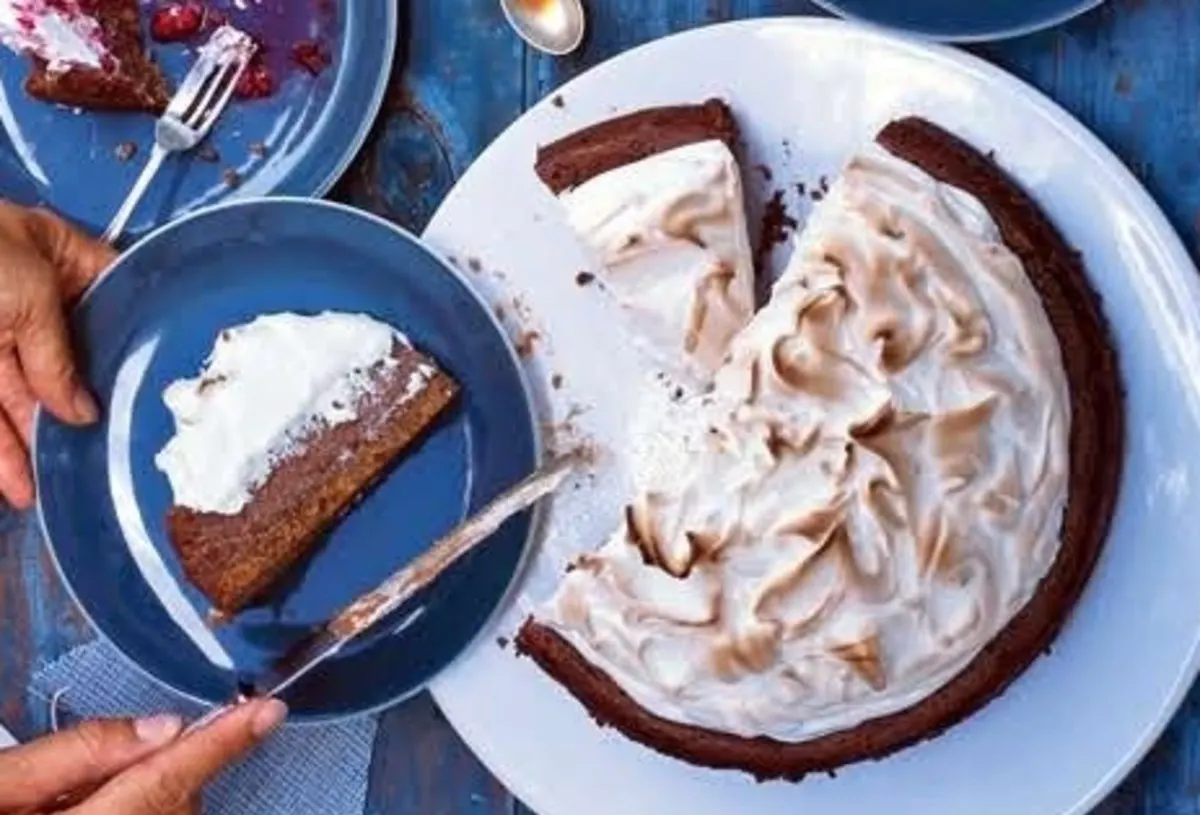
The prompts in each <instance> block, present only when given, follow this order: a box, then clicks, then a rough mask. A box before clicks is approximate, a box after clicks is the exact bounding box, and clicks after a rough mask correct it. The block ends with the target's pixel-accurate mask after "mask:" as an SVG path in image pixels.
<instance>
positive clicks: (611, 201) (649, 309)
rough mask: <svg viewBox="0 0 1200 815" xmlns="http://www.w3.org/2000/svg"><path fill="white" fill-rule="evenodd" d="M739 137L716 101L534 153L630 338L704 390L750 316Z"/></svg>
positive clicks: (649, 115) (604, 126) (631, 119)
mask: <svg viewBox="0 0 1200 815" xmlns="http://www.w3.org/2000/svg"><path fill="white" fill-rule="evenodd" d="M737 135H738V130H737V124H736V122H735V121H734V119H733V115H732V113H731V112H730V110H729V108H728V107H727V106H726V105H725V104H724V103H722V102H719V101H716V100H714V101H710V102H707V103H705V104H703V105H692V106H681V107H666V108H656V109H652V110H643V111H639V112H637V113H634V114H631V115H628V116H623V117H620V118H618V119H613V120H609V121H606V122H602V123H600V124H597V125H594V126H592V127H589V128H587V129H585V130H582V131H580V132H578V133H574V134H572V135H570V136H567V137H566V138H564V139H562V140H560V141H557V142H554V143H553V144H550V145H548V146H546V147H543V148H542V149H541V150H539V151H538V157H537V173H538V175H539V176H540V177H541V179H542V181H543V182H544V183H545V184H546V186H547V187H549V188H550V190H551V191H552V192H554V193H555V194H556V195H557V196H558V198H559V200H560V201H561V202H562V205H563V207H564V208H565V210H566V213H567V217H568V219H569V221H570V224H571V226H572V227H573V228H574V230H575V231H576V233H577V234H578V235H579V236H580V238H581V239H582V240H583V241H584V242H585V243H586V244H587V245H588V246H589V247H590V248H591V249H592V251H593V252H594V253H595V255H596V262H597V264H598V265H599V266H600V267H601V269H602V279H603V281H604V283H605V284H606V288H607V289H608V290H609V291H610V292H611V293H612V295H613V296H614V297H615V299H616V301H617V302H618V303H619V304H620V305H621V306H622V308H623V309H624V311H625V312H626V313H627V315H628V316H629V318H630V322H631V324H632V325H633V327H634V332H633V333H634V335H635V336H637V337H638V338H639V339H640V340H642V341H645V342H646V343H647V344H648V345H649V347H650V349H651V350H652V351H653V352H654V353H655V354H656V355H657V356H658V357H659V358H660V359H661V360H662V361H664V362H665V363H666V364H668V365H670V366H672V367H673V368H676V369H678V370H679V372H680V373H683V374H687V375H689V376H691V377H692V378H695V379H698V380H700V381H702V382H706V381H708V380H709V379H711V377H712V374H713V372H714V371H716V369H717V368H718V367H719V365H720V364H721V362H722V360H723V359H724V357H725V354H726V353H727V352H728V350H729V341H730V339H731V338H732V337H733V336H734V335H735V334H736V333H737V332H738V331H739V330H741V328H742V327H743V326H744V325H745V324H746V323H747V322H748V321H749V320H750V316H751V314H752V313H753V311H754V259H753V254H752V252H751V248H750V239H749V235H748V232H747V229H746V211H745V203H744V200H743V192H742V180H741V172H740V170H739V168H738V163H737V160H736V159H735V158H734V154H733V150H732V148H733V147H734V144H735V142H736V141H737Z"/></svg>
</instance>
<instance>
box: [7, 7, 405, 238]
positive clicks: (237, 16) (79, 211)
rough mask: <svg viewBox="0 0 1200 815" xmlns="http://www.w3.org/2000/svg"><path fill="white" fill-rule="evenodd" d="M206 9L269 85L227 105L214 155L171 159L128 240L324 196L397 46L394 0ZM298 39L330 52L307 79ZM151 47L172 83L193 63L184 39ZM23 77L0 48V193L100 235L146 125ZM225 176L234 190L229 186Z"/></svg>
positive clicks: (149, 135) (376, 98) (134, 167)
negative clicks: (237, 37)
mask: <svg viewBox="0 0 1200 815" xmlns="http://www.w3.org/2000/svg"><path fill="white" fill-rule="evenodd" d="M209 5H211V6H213V7H215V8H219V9H223V10H225V11H228V12H229V13H230V14H231V17H232V20H233V22H234V23H236V24H239V25H241V26H242V27H244V28H245V30H247V31H250V32H252V33H255V34H259V35H261V37H262V38H263V40H264V41H265V43H266V46H267V49H268V50H267V53H266V63H267V66H268V67H269V69H270V70H271V72H272V74H273V75H274V76H275V78H276V80H277V82H278V84H279V88H278V91H277V93H276V94H275V96H273V97H272V98H270V99H267V100H263V101H256V102H235V103H234V104H233V105H232V106H231V107H230V109H229V110H228V111H226V113H225V115H224V116H223V117H222V119H221V121H220V122H219V123H218V125H217V129H216V130H215V131H214V133H213V135H212V137H211V139H210V144H211V146H212V148H213V151H214V152H212V153H207V152H206V153H200V154H197V153H193V154H191V155H190V156H186V157H184V158H182V159H178V160H172V161H171V162H170V163H169V164H168V165H167V167H166V168H165V169H164V170H163V172H162V175H161V176H160V177H159V178H158V180H157V181H156V182H155V184H154V186H153V188H152V189H151V190H150V193H149V195H148V196H147V198H146V200H145V201H144V202H143V203H142V205H141V207H140V208H139V209H138V212H137V214H136V216H135V217H134V220H133V221H132V222H131V223H130V226H129V234H130V235H133V236H137V235H140V234H144V233H145V232H146V231H147V230H149V229H152V228H153V227H155V226H157V225H159V224H163V223H167V222H168V221H169V220H171V219H172V218H175V217H177V216H179V215H181V214H183V213H185V212H190V211H192V210H194V209H197V208H199V207H202V206H206V205H209V204H213V203H216V202H219V201H223V200H225V199H229V198H242V199H244V198H252V197H261V196H265V195H271V194H276V195H292V196H302V197H303V196H310V195H311V196H320V195H324V194H325V193H326V192H327V191H328V190H329V188H330V187H331V186H333V183H334V182H335V181H336V180H337V178H338V176H340V175H341V173H342V171H343V170H345V168H346V165H347V164H348V163H349V162H350V160H351V159H352V158H353V157H354V155H355V153H356V152H357V151H358V148H359V147H360V146H361V145H362V142H363V140H364V139H365V138H366V135H367V132H368V130H369V129H370V125H371V122H372V120H373V119H374V117H375V114H376V112H377V111H378V109H379V105H380V102H381V100H382V98H383V92H384V90H385V88H386V86H387V78H388V73H389V70H390V67H391V61H392V54H393V51H394V46H395V42H396V27H397V21H396V15H397V12H396V4H395V3H394V2H360V0H340V2H331V3H326V2H324V1H323V0H263V2H262V3H258V4H251V6H250V8H251V10H250V11H246V12H238V11H237V10H236V9H235V8H233V5H234V4H233V2H232V0H210V2H209ZM309 38H312V39H315V40H317V41H318V42H320V43H322V45H323V46H324V48H325V49H326V50H327V51H328V52H329V55H330V57H331V63H330V65H329V67H327V68H326V69H325V70H324V72H322V73H321V74H319V75H318V76H317V77H312V76H310V75H309V74H307V73H306V72H304V71H303V70H301V69H299V68H298V67H297V66H296V65H295V64H294V63H293V62H292V60H291V58H290V48H291V46H292V44H294V43H296V42H298V41H300V40H304V39H309ZM151 50H152V51H153V53H154V54H155V55H156V56H157V58H158V60H159V62H160V63H161V64H162V66H163V69H164V71H165V73H166V74H167V76H168V78H169V79H171V80H172V82H173V83H177V82H178V81H179V80H180V79H181V78H182V77H183V75H184V74H185V73H186V72H187V68H188V66H189V65H190V64H191V62H192V61H193V59H194V53H193V51H192V50H191V49H190V48H189V47H188V46H185V45H170V46H163V45H157V44H153V43H152V44H151ZM26 73H27V66H26V61H25V59H24V58H23V57H20V56H18V55H16V54H14V53H12V52H10V51H8V50H6V49H4V48H0V125H2V127H0V198H6V199H8V200H11V201H16V202H18V203H22V204H35V203H38V204H45V205H48V206H50V207H52V208H53V209H55V210H57V211H59V212H61V213H63V214H64V215H66V216H67V217H69V218H71V219H72V220H74V221H76V222H77V223H80V224H81V225H83V226H85V227H87V228H88V229H90V230H92V231H93V232H100V231H102V230H103V229H104V227H105V226H107V224H108V221H109V219H110V218H111V217H112V215H113V214H114V213H115V212H116V210H117V207H119V206H120V204H121V201H122V200H123V199H124V197H125V194H126V193H127V192H128V191H129V188H130V187H131V186H132V184H133V181H134V179H136V178H137V175H138V173H139V172H140V171H141V168H142V161H143V159H144V158H145V157H146V155H147V154H148V152H149V149H150V147H151V145H152V144H153V138H154V121H153V119H152V118H151V117H149V116H145V115H141V114H99V113H80V112H76V111H71V110H66V109H63V108H58V107H54V106H51V105H46V104H44V103H42V102H37V101H34V100H32V99H30V98H29V97H27V96H26V95H25V92H24V90H23V84H24V80H25V76H26ZM124 144H134V145H136V146H137V148H138V150H137V155H136V156H134V158H132V159H131V160H129V161H125V162H122V161H120V160H119V159H118V158H117V157H116V152H117V150H118V148H119V147H120V146H121V145H124ZM264 148H265V149H264ZM214 159H215V160H214ZM231 173H236V177H237V178H238V179H240V186H238V187H236V188H234V187H231V186H230V181H231V180H232V179H233V178H234V176H233V175H231Z"/></svg>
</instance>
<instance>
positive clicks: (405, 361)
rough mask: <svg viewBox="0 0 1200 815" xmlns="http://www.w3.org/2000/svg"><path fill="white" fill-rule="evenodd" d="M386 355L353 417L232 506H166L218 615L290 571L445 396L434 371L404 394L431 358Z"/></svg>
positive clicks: (181, 550)
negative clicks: (381, 372) (232, 509)
mask: <svg viewBox="0 0 1200 815" xmlns="http://www.w3.org/2000/svg"><path fill="white" fill-rule="evenodd" d="M393 358H394V359H395V360H396V361H397V363H398V364H397V365H396V366H395V367H394V368H393V369H391V370H390V371H389V372H388V373H387V375H386V377H385V378H381V379H380V380H378V381H377V387H376V390H375V392H373V393H372V394H370V395H369V396H367V397H366V398H365V399H364V401H363V402H362V403H361V404H360V406H359V416H358V418H357V419H354V420H353V421H349V422H345V423H343V424H340V425H337V426H336V427H333V428H325V429H323V430H321V431H320V432H318V433H317V434H316V435H315V436H314V437H312V438H311V439H308V440H307V441H306V442H305V443H304V444H303V445H302V448H301V452H300V453H298V454H296V455H293V456H291V457H289V458H286V459H284V460H283V461H282V462H281V463H280V464H279V465H278V466H277V467H276V468H275V470H274V471H273V472H272V473H271V475H270V476H269V477H268V478H267V480H266V481H265V482H264V483H263V484H262V486H260V487H259V488H258V489H257V490H256V491H255V492H254V494H253V496H252V498H251V501H250V502H249V503H248V504H247V505H246V506H245V508H244V509H243V510H242V511H241V512H240V513H238V514H237V515H221V514H217V513H204V512H195V511H193V510H190V509H187V508H185V507H173V508H172V509H171V511H170V513H169V514H168V516H167V531H168V534H169V536H170V539H171V543H172V544H173V545H174V547H175V550H176V552H177V553H178V555H179V559H180V561H181V563H182V566H183V571H184V574H186V575H187V578H188V580H190V581H191V582H192V583H193V584H194V585H195V586H196V587H197V588H198V589H199V590H200V591H201V592H202V593H203V594H204V596H205V597H206V598H207V599H208V600H209V601H210V602H211V603H212V605H213V608H214V609H215V611H216V612H217V613H218V616H221V617H229V616H232V615H233V614H236V613H237V612H238V611H240V610H242V609H243V608H245V607H246V606H248V605H249V604H251V603H252V602H254V601H255V600H257V599H259V597H260V596H261V595H262V594H263V593H264V592H266V591H267V590H268V589H270V588H271V586H273V585H274V584H275V583H276V582H277V581H279V580H280V579H281V578H282V577H284V576H285V575H286V574H287V573H288V572H290V571H291V570H292V569H293V568H294V567H295V566H296V565H297V564H298V563H299V562H300V561H301V560H302V559H303V558H304V557H305V556H306V555H308V554H309V552H310V551H311V550H312V549H313V547H314V546H315V545H316V543H317V541H318V539H319V536H320V535H321V533H322V532H324V531H325V530H327V529H328V528H329V527H330V526H331V525H332V524H333V523H334V522H335V521H337V520H338V519H339V518H340V517H341V516H342V515H343V514H344V513H345V512H346V511H347V510H348V509H350V507H351V506H353V505H354V503H355V502H356V501H357V500H358V499H359V498H360V497H361V496H362V495H363V493H364V492H365V491H366V490H368V489H369V488H370V487H371V486H373V485H374V483H375V482H376V481H377V480H378V479H379V478H380V477H381V476H382V475H383V474H384V473H385V472H386V471H387V469H388V468H389V466H390V465H391V464H392V463H393V462H394V461H395V460H396V459H397V457H398V456H400V454H401V453H403V452H404V451H405V450H406V449H407V448H408V447H409V446H410V445H412V444H413V442H414V441H416V439H417V437H418V436H419V435H420V434H421V433H422V432H423V431H424V430H425V429H426V428H427V427H429V425H430V424H431V423H432V422H433V421H434V419H436V418H437V417H438V415H439V414H441V413H442V411H443V410H445V409H446V408H447V407H448V406H449V404H450V403H451V402H452V401H453V399H454V397H455V395H456V394H457V392H458V385H457V384H456V383H455V382H454V380H453V379H451V378H450V377H449V376H448V375H446V374H445V373H442V372H441V371H437V372H436V373H434V375H433V376H432V377H431V378H430V379H429V381H428V384H427V386H426V387H425V389H424V390H422V391H421V392H420V393H418V394H416V395H415V396H413V397H412V398H410V399H408V401H404V397H405V393H406V391H407V389H408V382H409V377H410V376H411V375H412V374H413V372H414V371H416V369H417V368H418V366H421V365H431V364H432V363H431V362H430V361H429V360H428V359H427V358H426V357H424V356H423V355H422V354H420V353H418V352H417V351H414V350H413V349H411V348H408V347H405V346H400V345H397V347H396V349H395V350H394V352H393Z"/></svg>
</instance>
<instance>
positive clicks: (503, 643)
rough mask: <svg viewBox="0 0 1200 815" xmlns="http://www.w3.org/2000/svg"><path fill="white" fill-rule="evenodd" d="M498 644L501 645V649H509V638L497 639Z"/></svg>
mask: <svg viewBox="0 0 1200 815" xmlns="http://www.w3.org/2000/svg"><path fill="white" fill-rule="evenodd" d="M496 644H497V645H499V646H500V648H501V649H504V648H508V637H504V636H500V637H496Z"/></svg>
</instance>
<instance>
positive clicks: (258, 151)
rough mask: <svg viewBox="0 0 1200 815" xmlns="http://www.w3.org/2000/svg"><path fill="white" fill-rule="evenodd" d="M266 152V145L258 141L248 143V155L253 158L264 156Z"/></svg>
mask: <svg viewBox="0 0 1200 815" xmlns="http://www.w3.org/2000/svg"><path fill="white" fill-rule="evenodd" d="M267 152H268V151H267V146H266V145H265V144H263V143H262V142H260V141H256V142H254V143H253V144H251V145H250V155H251V156H253V157H254V158H266V157H267Z"/></svg>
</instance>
